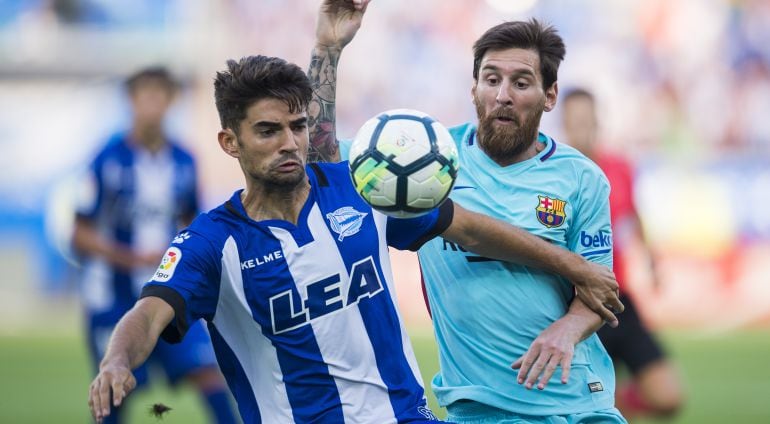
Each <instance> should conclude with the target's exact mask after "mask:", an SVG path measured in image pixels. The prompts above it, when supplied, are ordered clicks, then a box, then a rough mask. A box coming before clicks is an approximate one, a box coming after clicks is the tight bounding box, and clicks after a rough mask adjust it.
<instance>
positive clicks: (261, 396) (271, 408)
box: [213, 236, 294, 423]
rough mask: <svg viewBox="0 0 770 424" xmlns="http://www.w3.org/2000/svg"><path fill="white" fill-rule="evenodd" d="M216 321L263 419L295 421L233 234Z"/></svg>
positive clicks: (226, 251)
mask: <svg viewBox="0 0 770 424" xmlns="http://www.w3.org/2000/svg"><path fill="white" fill-rule="evenodd" d="M213 323H214V325H215V326H216V328H217V331H219V334H220V335H221V336H222V339H224V341H225V343H227V345H228V346H229V347H230V350H232V351H233V354H234V355H235V356H236V357H237V358H238V362H239V363H240V365H241V367H242V368H243V371H244V373H245V374H246V377H247V378H248V379H249V384H250V385H251V389H252V391H253V393H254V399H256V402H257V405H258V407H259V414H260V415H261V417H262V422H264V423H284V422H292V421H293V420H294V419H293V417H292V416H291V406H290V405H289V398H288V396H287V395H286V386H285V385H284V384H282V383H279V384H276V381H277V379H276V378H275V376H280V375H282V373H281V367H280V365H279V363H278V356H277V354H276V351H275V348H274V347H273V345H272V343H271V342H270V340H269V339H268V338H267V337H265V336H264V335H263V333H262V327H260V325H259V324H257V322H256V321H254V318H253V317H252V315H251V309H250V308H249V305H248V303H247V302H246V296H245V294H244V289H243V278H242V274H241V259H240V256H239V255H238V246H237V245H236V244H235V240H234V239H233V237H232V236H230V237H229V238H228V239H227V241H226V242H225V245H224V247H223V248H222V277H221V282H220V287H219V299H218V301H217V309H216V312H215V314H214V320H213ZM257 352H258V353H259V354H258V355H257V354H255V353H257ZM265 371H267V372H265Z"/></svg>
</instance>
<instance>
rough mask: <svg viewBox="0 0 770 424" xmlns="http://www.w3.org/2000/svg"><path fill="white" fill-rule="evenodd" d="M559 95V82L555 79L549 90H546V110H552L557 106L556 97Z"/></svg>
mask: <svg viewBox="0 0 770 424" xmlns="http://www.w3.org/2000/svg"><path fill="white" fill-rule="evenodd" d="M558 95H559V82H558V81H554V82H553V84H551V86H550V87H548V89H547V90H545V107H544V109H545V111H546V112H550V111H552V110H553V108H555V107H556V98H557V97H558Z"/></svg>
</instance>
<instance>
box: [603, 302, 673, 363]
mask: <svg viewBox="0 0 770 424" xmlns="http://www.w3.org/2000/svg"><path fill="white" fill-rule="evenodd" d="M620 301H621V302H623V305H624V306H625V307H626V309H625V310H624V311H623V312H622V313H621V314H620V315H618V320H619V321H620V324H619V325H618V327H617V328H612V327H610V326H609V325H605V326H603V327H602V328H600V329H599V331H597V333H596V334H598V335H599V339H600V340H601V341H602V344H604V348H605V349H607V353H609V355H610V357H611V358H612V361H613V362H615V363H616V364H617V362H618V361H619V362H621V363H623V364H625V365H626V366H628V369H629V370H630V371H631V374H634V375H635V374H637V373H639V372H640V371H641V370H643V369H644V368H645V367H647V366H648V365H650V364H652V363H655V362H657V361H659V360H661V359H663V358H664V357H665V355H664V353H663V349H662V348H661V346H660V343H658V341H657V340H656V339H655V336H653V335H652V333H651V332H650V330H649V329H648V328H647V326H645V325H644V322H642V319H641V317H640V316H639V314H638V313H637V311H636V306H635V305H634V301H633V300H632V299H631V298H630V297H628V296H626V295H623V294H621V295H620Z"/></svg>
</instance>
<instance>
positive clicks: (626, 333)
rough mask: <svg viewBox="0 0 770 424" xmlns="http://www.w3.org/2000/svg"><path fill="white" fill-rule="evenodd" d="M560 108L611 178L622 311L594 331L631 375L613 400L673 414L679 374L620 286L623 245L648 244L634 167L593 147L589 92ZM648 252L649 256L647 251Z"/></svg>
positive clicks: (575, 142) (569, 136)
mask: <svg viewBox="0 0 770 424" xmlns="http://www.w3.org/2000/svg"><path fill="white" fill-rule="evenodd" d="M561 112H562V113H561V116H562V126H563V129H564V136H565V140H566V142H567V143H568V144H570V145H571V146H573V147H575V148H576V149H578V150H580V151H581V152H582V153H583V154H584V155H586V156H588V157H589V158H590V159H591V160H593V161H594V162H596V164H597V165H599V167H600V168H601V169H602V170H603V171H604V173H605V175H606V176H607V179H608V180H609V181H610V187H611V192H610V219H611V221H612V233H613V239H614V244H613V263H614V264H613V265H614V271H615V276H616V278H617V280H618V284H619V285H620V299H621V301H622V302H623V304H624V305H625V306H626V309H625V311H624V312H623V314H622V316H621V317H620V325H619V326H618V327H617V328H610V327H609V326H606V325H605V326H604V327H602V328H601V329H600V330H599V331H598V334H599V338H600V339H601V341H602V343H604V346H605V348H606V349H607V352H608V353H609V354H610V356H611V357H612V359H613V361H615V364H616V365H617V364H618V362H622V363H623V364H625V365H626V366H627V367H628V369H629V371H630V372H631V376H632V378H631V379H630V380H628V381H626V382H624V383H619V384H618V388H617V390H616V392H615V393H616V395H615V396H616V403H615V404H616V405H617V407H618V408H619V409H620V410H621V412H622V413H623V415H624V416H625V417H627V418H632V417H634V416H660V417H667V416H671V415H674V414H675V413H676V412H677V411H678V410H679V409H680V408H681V406H682V403H683V398H684V395H683V392H682V388H681V384H680V380H679V377H678V375H677V373H676V371H675V369H674V367H673V366H672V364H671V363H670V362H669V360H668V359H667V358H666V355H665V353H664V352H663V350H662V349H661V346H660V344H659V343H658V342H657V340H655V337H654V336H653V335H652V334H651V332H650V330H649V329H648V328H647V326H646V325H645V324H644V322H643V321H642V319H641V317H640V316H639V315H638V313H637V311H636V307H635V305H634V302H633V300H632V299H631V298H630V297H629V296H628V291H627V290H625V289H626V288H627V287H625V285H624V282H625V280H626V278H627V276H628V274H627V272H628V271H627V268H626V259H625V257H624V255H625V249H626V247H627V246H628V244H629V243H630V242H632V241H633V240H634V238H637V240H638V241H640V242H641V243H639V244H640V245H643V246H645V248H646V247H647V245H646V244H645V243H644V238H643V232H642V226H641V222H640V220H639V215H638V214H637V212H636V207H635V206H634V197H633V171H632V167H631V165H630V164H629V162H628V161H627V160H626V159H624V158H622V157H620V156H617V155H612V154H609V153H607V152H603V151H601V149H599V148H598V147H597V141H598V140H597V138H598V137H597V136H598V129H599V125H598V115H597V113H596V104H595V99H594V96H593V95H592V94H591V93H590V92H588V91H586V90H584V89H574V90H572V91H570V92H568V93H567V94H566V95H565V96H564V97H563V98H562V99H561ZM647 253H648V256H649V257H650V258H652V255H651V254H650V252H649V251H648V252H647Z"/></svg>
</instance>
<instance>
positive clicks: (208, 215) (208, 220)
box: [187, 203, 242, 249]
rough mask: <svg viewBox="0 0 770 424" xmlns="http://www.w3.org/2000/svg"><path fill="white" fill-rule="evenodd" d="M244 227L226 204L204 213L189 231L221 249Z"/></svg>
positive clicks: (192, 224)
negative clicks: (241, 226)
mask: <svg viewBox="0 0 770 424" xmlns="http://www.w3.org/2000/svg"><path fill="white" fill-rule="evenodd" d="M240 225H242V222H241V221H240V219H239V218H238V217H237V216H235V215H234V214H233V213H232V212H231V211H229V210H228V209H227V208H226V207H225V204H224V203H223V204H221V205H219V206H217V207H216V208H214V209H212V210H210V211H208V212H204V213H202V214H200V215H198V216H197V217H195V219H194V220H193V222H192V223H191V224H190V226H189V227H187V231H189V232H191V233H194V234H196V235H198V236H199V237H201V238H203V239H204V240H207V241H208V242H209V243H210V244H211V245H212V246H213V247H215V248H217V249H220V248H221V246H222V245H224V243H225V241H227V239H228V238H229V237H230V236H232V235H233V234H234V233H236V232H237V231H238V229H239V228H240Z"/></svg>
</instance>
